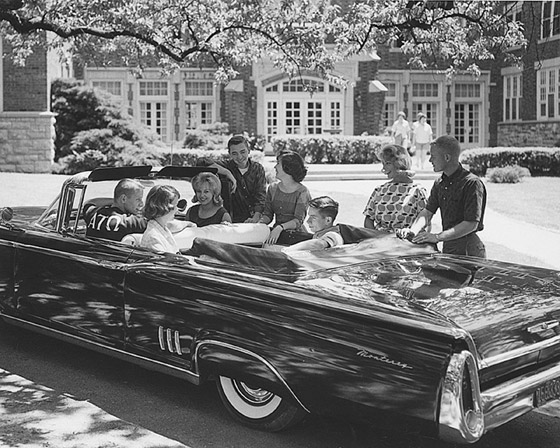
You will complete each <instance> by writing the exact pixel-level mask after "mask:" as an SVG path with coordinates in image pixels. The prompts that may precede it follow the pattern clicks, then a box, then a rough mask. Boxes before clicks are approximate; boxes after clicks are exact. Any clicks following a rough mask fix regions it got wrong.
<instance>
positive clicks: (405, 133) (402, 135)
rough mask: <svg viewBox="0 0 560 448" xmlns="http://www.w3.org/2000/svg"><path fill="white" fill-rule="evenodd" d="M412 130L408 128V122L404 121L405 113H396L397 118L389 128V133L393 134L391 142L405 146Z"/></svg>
mask: <svg viewBox="0 0 560 448" xmlns="http://www.w3.org/2000/svg"><path fill="white" fill-rule="evenodd" d="M411 132H412V130H411V129H410V124H409V123H408V121H406V114H405V113H404V112H402V111H400V112H399V113H398V114H397V119H396V120H395V122H394V123H393V127H392V128H391V133H392V135H393V142H394V143H395V145H399V146H403V147H404V148H407V146H409V145H408V143H409V142H410V134H411Z"/></svg>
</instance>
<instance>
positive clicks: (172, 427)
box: [0, 328, 560, 448]
mask: <svg viewBox="0 0 560 448" xmlns="http://www.w3.org/2000/svg"><path fill="white" fill-rule="evenodd" d="M0 334H1V337H0V354H1V361H0V364H1V367H2V368H4V369H6V370H8V371H10V372H14V373H17V374H18V375H21V376H23V377H25V378H27V379H30V380H32V381H34V382H36V383H39V384H42V385H45V386H48V387H50V388H52V389H54V390H55V391H57V392H58V393H64V394H68V395H70V396H72V397H74V398H76V399H78V400H87V401H89V402H90V403H92V404H94V405H95V406H98V407H99V408H101V409H103V410H105V411H106V412H108V413H110V414H112V415H114V416H116V417H118V418H120V419H122V420H124V421H127V422H131V423H133V424H135V425H139V426H142V427H144V428H146V429H148V430H151V431H154V432H156V433H158V434H161V435H163V436H165V437H168V438H170V439H173V440H176V441H179V442H181V443H183V444H185V445H187V446H189V447H191V448H207V447H219V448H226V447H228V448H229V447H231V448H262V447H265V446H266V447H267V448H285V447H292V448H342V447H345V448H346V447H348V448H373V447H375V448H389V447H390V448H451V447H453V446H454V445H450V444H446V443H443V442H441V441H438V440H434V439H431V438H426V437H421V436H418V435H416V434H411V433H406V431H400V432H395V431H390V430H389V429H387V428H380V427H376V426H375V424H374V423H372V425H365V424H355V423H350V422H347V421H344V420H340V419H338V420H335V419H328V418H320V417H317V416H310V417H308V419H307V420H306V421H304V422H303V423H302V424H301V425H299V426H297V427H295V428H292V429H290V430H288V431H285V432H281V433H265V432H259V431H254V430H250V429H247V428H244V427H242V426H239V425H238V424H236V423H235V422H234V421H233V420H232V419H231V418H230V417H229V415H228V414H227V412H226V411H225V409H224V408H223V407H222V405H221V402H220V400H219V397H218V395H217V393H216V391H215V389H214V387H212V385H211V384H209V385H205V386H202V387H196V386H193V385H191V384H189V383H187V382H185V381H181V380H178V379H175V378H171V377H167V376H164V375H161V374H158V373H154V372H150V371H148V370H144V369H140V368H138V367H135V366H132V365H130V364H127V363H124V362H121V361H119V360H115V359H113V358H110V357H107V356H105V355H100V354H97V353H94V352H91V351H89V350H86V349H82V348H79V347H75V346H72V345H69V344H66V343H63V342H60V341H57V340H54V339H50V338H46V337H44V336H40V335H36V334H34V333H30V332H27V331H24V330H20V329H12V328H9V329H8V330H7V331H6V330H3V331H2V332H1V333H0ZM0 418H1V416H0ZM559 445H560V425H559V424H558V418H556V417H551V416H548V415H543V414H540V413H536V412H533V413H530V414H527V415H525V416H523V417H521V418H519V419H517V420H515V421H513V422H510V423H508V424H507V425H504V426H502V427H501V428H498V429H496V430H494V431H492V432H491V433H489V434H487V435H486V436H484V437H483V439H482V440H481V441H480V442H478V443H476V444H474V445H471V446H472V447H473V448H532V447H539V448H557V447H558V446H559ZM131 446H132V445H131Z"/></svg>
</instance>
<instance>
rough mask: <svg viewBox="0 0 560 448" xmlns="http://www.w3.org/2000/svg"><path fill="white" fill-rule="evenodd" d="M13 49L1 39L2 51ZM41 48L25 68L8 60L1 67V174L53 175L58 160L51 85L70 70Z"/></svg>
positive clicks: (0, 47)
mask: <svg viewBox="0 0 560 448" xmlns="http://www.w3.org/2000/svg"><path fill="white" fill-rule="evenodd" d="M10 51H11V49H10V47H9V45H8V44H6V43H2V40H1V39H0V52H1V53H2V55H8V54H9V53H10ZM55 60H58V59H57V58H56V59H55V58H52V57H49V55H48V53H47V52H46V51H44V50H41V49H38V50H36V51H34V52H33V54H32V55H31V56H30V57H29V59H28V61H27V63H26V65H25V66H24V67H21V66H18V65H15V64H14V63H13V62H12V61H11V60H10V58H8V57H5V58H3V60H2V64H0V171H18V172H30V173H31V172H32V173H40V172H50V171H51V169H52V163H53V158H54V120H55V118H54V115H53V114H52V113H51V112H50V85H51V81H52V80H53V79H54V78H57V77H61V76H68V75H69V72H68V70H66V71H65V70H64V67H63V66H61V65H60V64H57V63H55V62H54V61H55Z"/></svg>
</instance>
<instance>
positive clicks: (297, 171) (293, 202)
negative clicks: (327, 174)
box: [259, 151, 311, 244]
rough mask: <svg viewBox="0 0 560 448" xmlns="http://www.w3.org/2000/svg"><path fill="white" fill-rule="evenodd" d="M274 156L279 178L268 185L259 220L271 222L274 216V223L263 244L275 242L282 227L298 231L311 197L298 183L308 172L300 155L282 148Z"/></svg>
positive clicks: (305, 188) (303, 186) (282, 229)
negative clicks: (276, 155)
mask: <svg viewBox="0 0 560 448" xmlns="http://www.w3.org/2000/svg"><path fill="white" fill-rule="evenodd" d="M276 160H277V162H276V165H275V167H274V168H275V170H276V179H277V180H278V182H276V183H273V184H272V185H270V186H269V187H268V190H267V192H266V200H265V204H264V211H263V214H262V217H261V219H260V221H259V222H261V223H264V224H270V223H271V222H272V220H273V218H274V227H273V228H272V230H271V231H270V235H269V237H268V239H267V240H266V241H265V243H266V244H275V243H276V242H277V241H278V238H279V237H280V234H281V233H282V232H283V231H285V230H287V231H301V227H302V225H303V222H304V221H305V216H306V214H307V204H308V203H309V201H310V200H311V195H310V194H309V190H308V189H307V187H306V186H305V185H303V184H302V183H301V181H302V180H303V179H304V178H305V176H306V174H307V168H306V167H305V163H304V161H303V159H302V158H301V156H300V155H299V154H298V153H296V152H293V151H282V152H281V153H280V154H278V157H277V158H276ZM309 236H311V235H309ZM293 242H296V241H293Z"/></svg>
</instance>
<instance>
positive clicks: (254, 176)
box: [208, 135, 266, 223]
mask: <svg viewBox="0 0 560 448" xmlns="http://www.w3.org/2000/svg"><path fill="white" fill-rule="evenodd" d="M249 153H250V148H249V143H248V142H247V139H246V138H245V137H244V136H243V135H234V136H233V137H231V138H230V139H229V141H228V154H229V160H228V161H227V162H213V163H210V164H208V166H211V167H215V168H218V174H222V175H225V176H227V178H228V179H229V180H230V182H231V183H232V184H233V186H234V190H233V191H232V196H231V210H230V214H231V215H232V220H233V222H249V223H256V222H259V220H260V219H261V215H262V212H263V210H264V201H265V197H266V176H265V172H264V168H263V166H262V165H261V164H260V163H258V162H254V161H253V160H251V159H250V157H249Z"/></svg>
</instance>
